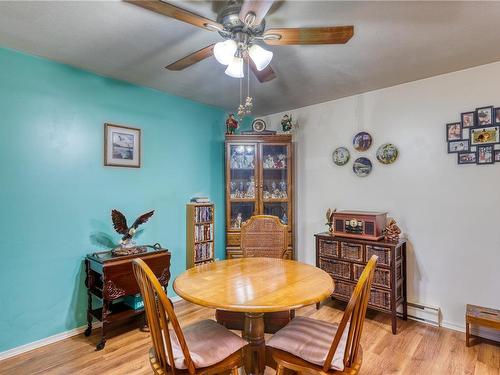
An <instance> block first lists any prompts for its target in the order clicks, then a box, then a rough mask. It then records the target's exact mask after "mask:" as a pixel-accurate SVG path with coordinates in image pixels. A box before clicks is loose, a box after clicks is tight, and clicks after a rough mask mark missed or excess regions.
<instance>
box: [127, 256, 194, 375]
mask: <svg viewBox="0 0 500 375" xmlns="http://www.w3.org/2000/svg"><path fill="white" fill-rule="evenodd" d="M132 268H133V270H134V275H135V278H136V280H137V284H138V285H139V289H140V291H141V294H142V298H143V300H144V310H145V311H146V317H147V319H148V325H149V329H150V333H151V340H152V342H153V348H154V351H155V354H156V360H157V361H158V364H159V366H160V367H161V368H163V369H167V368H169V369H170V371H171V372H172V374H173V375H175V373H176V368H175V362H174V354H173V350H172V342H171V336H170V335H171V331H170V330H169V326H168V322H169V321H170V323H171V325H172V328H173V330H174V333H175V336H176V337H177V340H178V342H179V345H180V347H181V348H182V353H183V354H184V358H185V364H186V367H187V370H188V372H189V373H190V374H194V373H195V367H194V363H193V361H192V359H191V355H190V353H189V349H188V347H187V344H186V340H185V338H184V334H183V333H182V330H181V327H180V325H179V321H178V320H177V316H176V315H175V311H174V307H173V304H172V302H171V301H170V299H168V298H167V295H166V293H165V290H164V289H163V287H162V286H161V284H160V283H159V282H158V279H157V278H156V276H155V274H154V273H153V271H151V269H150V268H149V267H148V265H147V264H146V263H145V262H144V261H143V260H142V259H134V260H133V261H132ZM165 349H166V351H165Z"/></svg>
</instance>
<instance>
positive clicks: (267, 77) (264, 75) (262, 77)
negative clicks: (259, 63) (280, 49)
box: [250, 62, 276, 83]
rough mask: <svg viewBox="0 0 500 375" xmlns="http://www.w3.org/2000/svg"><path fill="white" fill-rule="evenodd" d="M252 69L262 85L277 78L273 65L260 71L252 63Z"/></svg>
mask: <svg viewBox="0 0 500 375" xmlns="http://www.w3.org/2000/svg"><path fill="white" fill-rule="evenodd" d="M250 68H251V69H252V72H253V74H254V75H255V77H257V79H258V80H259V82H260V83H264V82H268V81H271V80H273V79H275V78H276V73H275V72H274V70H273V68H271V65H268V66H266V67H265V68H264V69H262V70H261V71H258V70H257V68H256V67H255V64H254V63H253V62H252V63H251V64H250Z"/></svg>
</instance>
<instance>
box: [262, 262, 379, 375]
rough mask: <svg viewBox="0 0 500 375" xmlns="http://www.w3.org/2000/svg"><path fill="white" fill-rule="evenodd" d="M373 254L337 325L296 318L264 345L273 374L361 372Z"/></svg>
mask: <svg viewBox="0 0 500 375" xmlns="http://www.w3.org/2000/svg"><path fill="white" fill-rule="evenodd" d="M377 259H378V257H377V256H376V255H372V257H371V258H370V260H369V261H368V262H367V264H366V267H365V269H364V270H363V272H362V273H361V276H360V277H359V279H358V283H357V284H356V287H355V288H354V291H353V292H352V295H351V298H350V299H349V302H348V304H347V306H346V308H345V311H344V315H343V316H342V319H341V320H340V322H339V324H336V323H329V322H324V321H321V320H316V319H312V318H305V317H298V318H295V319H293V320H292V321H291V322H290V323H288V325H287V326H286V327H284V328H283V329H281V330H280V331H279V332H278V333H276V334H275V335H274V336H273V337H272V338H271V339H270V340H269V342H268V343H267V345H266V356H269V357H270V358H272V361H270V365H272V366H274V365H276V375H284V374H285V373H286V372H287V370H289V371H293V372H296V373H304V374H308V375H314V374H318V375H327V374H332V375H333V374H335V375H341V374H342V375H356V374H358V373H359V371H360V369H361V364H362V361H363V349H362V348H361V345H360V341H361V332H362V331H363V324H364V322H365V315H366V309H367V307H368V300H369V298H370V290H371V286H372V281H373V275H374V273H375V267H377Z"/></svg>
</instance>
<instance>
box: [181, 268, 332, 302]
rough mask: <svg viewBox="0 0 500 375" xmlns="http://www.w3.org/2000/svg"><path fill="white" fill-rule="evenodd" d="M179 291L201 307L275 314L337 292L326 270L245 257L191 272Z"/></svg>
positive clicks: (184, 279)
mask: <svg viewBox="0 0 500 375" xmlns="http://www.w3.org/2000/svg"><path fill="white" fill-rule="evenodd" d="M174 290H175V292H176V293H177V294H178V295H179V296H181V297H182V298H184V299H185V300H187V301H190V302H193V303H195V304H197V305H202V306H207V307H211V308H217V309H222V310H229V311H240V312H273V311H284V310H289V309H295V308H299V307H302V306H306V305H310V304H313V303H316V302H320V301H321V300H323V299H325V298H326V297H328V296H330V295H331V294H332V293H333V290H334V284H333V280H332V278H331V277H330V275H328V274H327V273H326V272H325V271H323V270H321V269H319V268H317V267H314V266H311V265H309V264H304V263H299V262H296V261H293V260H286V259H273V258H242V259H229V260H223V261H217V262H214V263H208V264H203V265H200V266H197V267H194V268H191V269H188V270H187V271H185V272H184V273H182V274H181V275H179V276H178V277H177V278H176V280H175V281H174Z"/></svg>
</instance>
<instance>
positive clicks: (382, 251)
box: [365, 245, 391, 267]
mask: <svg viewBox="0 0 500 375" xmlns="http://www.w3.org/2000/svg"><path fill="white" fill-rule="evenodd" d="M372 255H376V256H378V260H377V264H378V265H379V266H387V267H390V266H391V248H390V247H385V246H374V245H366V259H365V261H366V262H368V261H369V260H370V258H371V257H372Z"/></svg>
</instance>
